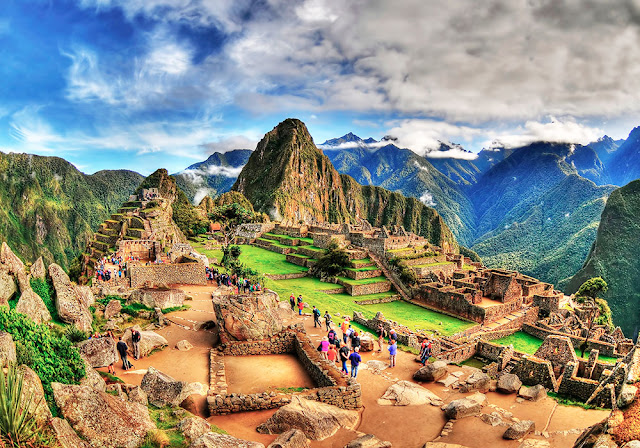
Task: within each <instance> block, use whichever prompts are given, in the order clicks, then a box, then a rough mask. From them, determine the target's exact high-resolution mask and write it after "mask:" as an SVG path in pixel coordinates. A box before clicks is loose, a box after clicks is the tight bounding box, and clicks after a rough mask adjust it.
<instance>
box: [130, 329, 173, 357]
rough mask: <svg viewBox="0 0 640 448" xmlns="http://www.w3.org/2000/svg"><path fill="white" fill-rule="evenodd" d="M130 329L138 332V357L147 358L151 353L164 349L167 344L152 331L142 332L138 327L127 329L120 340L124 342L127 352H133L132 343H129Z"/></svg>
mask: <svg viewBox="0 0 640 448" xmlns="http://www.w3.org/2000/svg"><path fill="white" fill-rule="evenodd" d="M131 328H135V329H136V330H138V331H139V332H140V356H148V355H149V354H150V353H151V352H152V351H154V350H156V349H160V348H163V347H166V346H167V345H168V344H169V343H168V342H167V340H166V339H165V338H164V337H162V336H160V335H159V334H158V333H156V332H153V331H142V330H141V329H140V326H139V325H136V326H134V327H130V328H127V329H126V331H125V332H124V335H122V340H123V341H124V342H126V344H127V346H128V347H129V351H133V342H132V341H131Z"/></svg>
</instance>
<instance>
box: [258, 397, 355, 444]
mask: <svg viewBox="0 0 640 448" xmlns="http://www.w3.org/2000/svg"><path fill="white" fill-rule="evenodd" d="M359 418H360V415H359V414H358V412H357V411H349V410H345V409H340V408H338V407H336V406H332V405H329V404H324V403H318V402H315V401H311V400H305V399H302V398H300V397H297V396H293V397H292V399H291V403H289V404H288V405H286V406H284V407H281V408H280V409H278V410H277V411H276V413H275V414H273V415H272V416H271V417H270V418H269V420H267V421H266V422H264V423H263V424H261V425H260V426H258V428H257V431H258V432H260V433H263V434H280V433H283V432H285V431H289V430H290V429H299V430H300V431H302V432H304V433H305V435H306V436H307V438H309V439H311V440H324V439H326V438H327V437H331V436H332V435H334V434H335V433H336V432H337V431H338V430H339V429H340V428H346V429H354V428H355V427H356V425H357V424H358V420H359Z"/></svg>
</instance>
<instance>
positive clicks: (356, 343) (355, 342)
mask: <svg viewBox="0 0 640 448" xmlns="http://www.w3.org/2000/svg"><path fill="white" fill-rule="evenodd" d="M351 348H352V349H354V350H355V349H356V348H357V349H358V350H360V333H358V332H357V331H354V332H353V337H352V338H351Z"/></svg>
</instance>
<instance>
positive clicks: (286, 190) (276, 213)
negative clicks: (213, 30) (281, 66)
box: [233, 118, 458, 249]
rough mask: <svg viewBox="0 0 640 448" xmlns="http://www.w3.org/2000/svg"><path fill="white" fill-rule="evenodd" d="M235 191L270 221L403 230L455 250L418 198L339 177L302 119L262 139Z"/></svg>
mask: <svg viewBox="0 0 640 448" xmlns="http://www.w3.org/2000/svg"><path fill="white" fill-rule="evenodd" d="M233 190H236V191H239V192H240V193H242V194H244V195H245V196H246V197H247V199H249V201H250V202H251V203H252V204H253V206H254V208H255V210H256V211H258V212H265V213H267V214H269V215H270V216H271V217H272V218H273V219H277V220H282V221H287V222H291V223H297V222H299V221H305V222H307V223H314V222H316V223H326V222H328V223H358V222H360V221H361V220H367V221H369V222H370V223H371V224H372V225H374V226H383V225H386V226H390V225H398V226H400V225H402V226H404V227H405V229H407V230H408V231H412V232H415V233H417V234H420V235H422V236H424V237H426V238H428V239H429V240H430V241H431V242H432V243H434V244H438V245H442V244H447V245H449V247H451V248H453V249H456V248H457V247H458V245H457V243H456V240H455V238H454V236H453V234H452V233H451V230H450V229H449V227H447V225H446V224H445V223H444V221H443V220H442V218H441V216H440V215H439V214H438V212H437V211H436V210H434V209H432V208H430V207H427V206H425V205H424V204H422V203H421V202H420V201H419V200H418V199H416V198H407V197H405V196H403V195H401V194H399V193H394V192H391V191H389V190H385V189H384V188H380V187H375V186H363V185H360V184H359V183H358V182H356V181H355V180H354V179H353V178H352V177H351V176H347V175H344V174H342V175H341V174H340V173H338V171H337V170H336V169H335V168H334V166H333V164H332V163H331V161H330V160H329V158H328V157H327V156H326V155H324V154H323V153H322V151H321V150H320V149H318V148H317V147H316V145H315V143H314V142H313V138H311V135H309V131H308V130H307V127H306V126H305V125H304V123H302V122H301V121H300V120H296V119H291V118H290V119H287V120H285V121H283V122H282V123H280V124H279V125H278V126H276V127H275V128H274V129H273V130H272V131H270V132H268V133H267V134H266V135H265V136H264V137H263V138H262V140H261V141H260V142H259V143H258V146H257V147H256V150H255V151H254V152H253V154H251V157H250V158H249V160H248V162H247V164H246V165H245V167H244V168H243V170H242V172H241V173H240V176H239V177H238V180H237V181H236V183H235V184H234V186H233Z"/></svg>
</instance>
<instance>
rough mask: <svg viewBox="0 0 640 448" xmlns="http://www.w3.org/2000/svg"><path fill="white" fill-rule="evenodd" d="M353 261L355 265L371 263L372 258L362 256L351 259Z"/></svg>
mask: <svg viewBox="0 0 640 448" xmlns="http://www.w3.org/2000/svg"><path fill="white" fill-rule="evenodd" d="M351 263H352V264H353V265H355V266H358V265H361V264H369V263H371V259H370V258H362V259H360V260H351Z"/></svg>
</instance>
